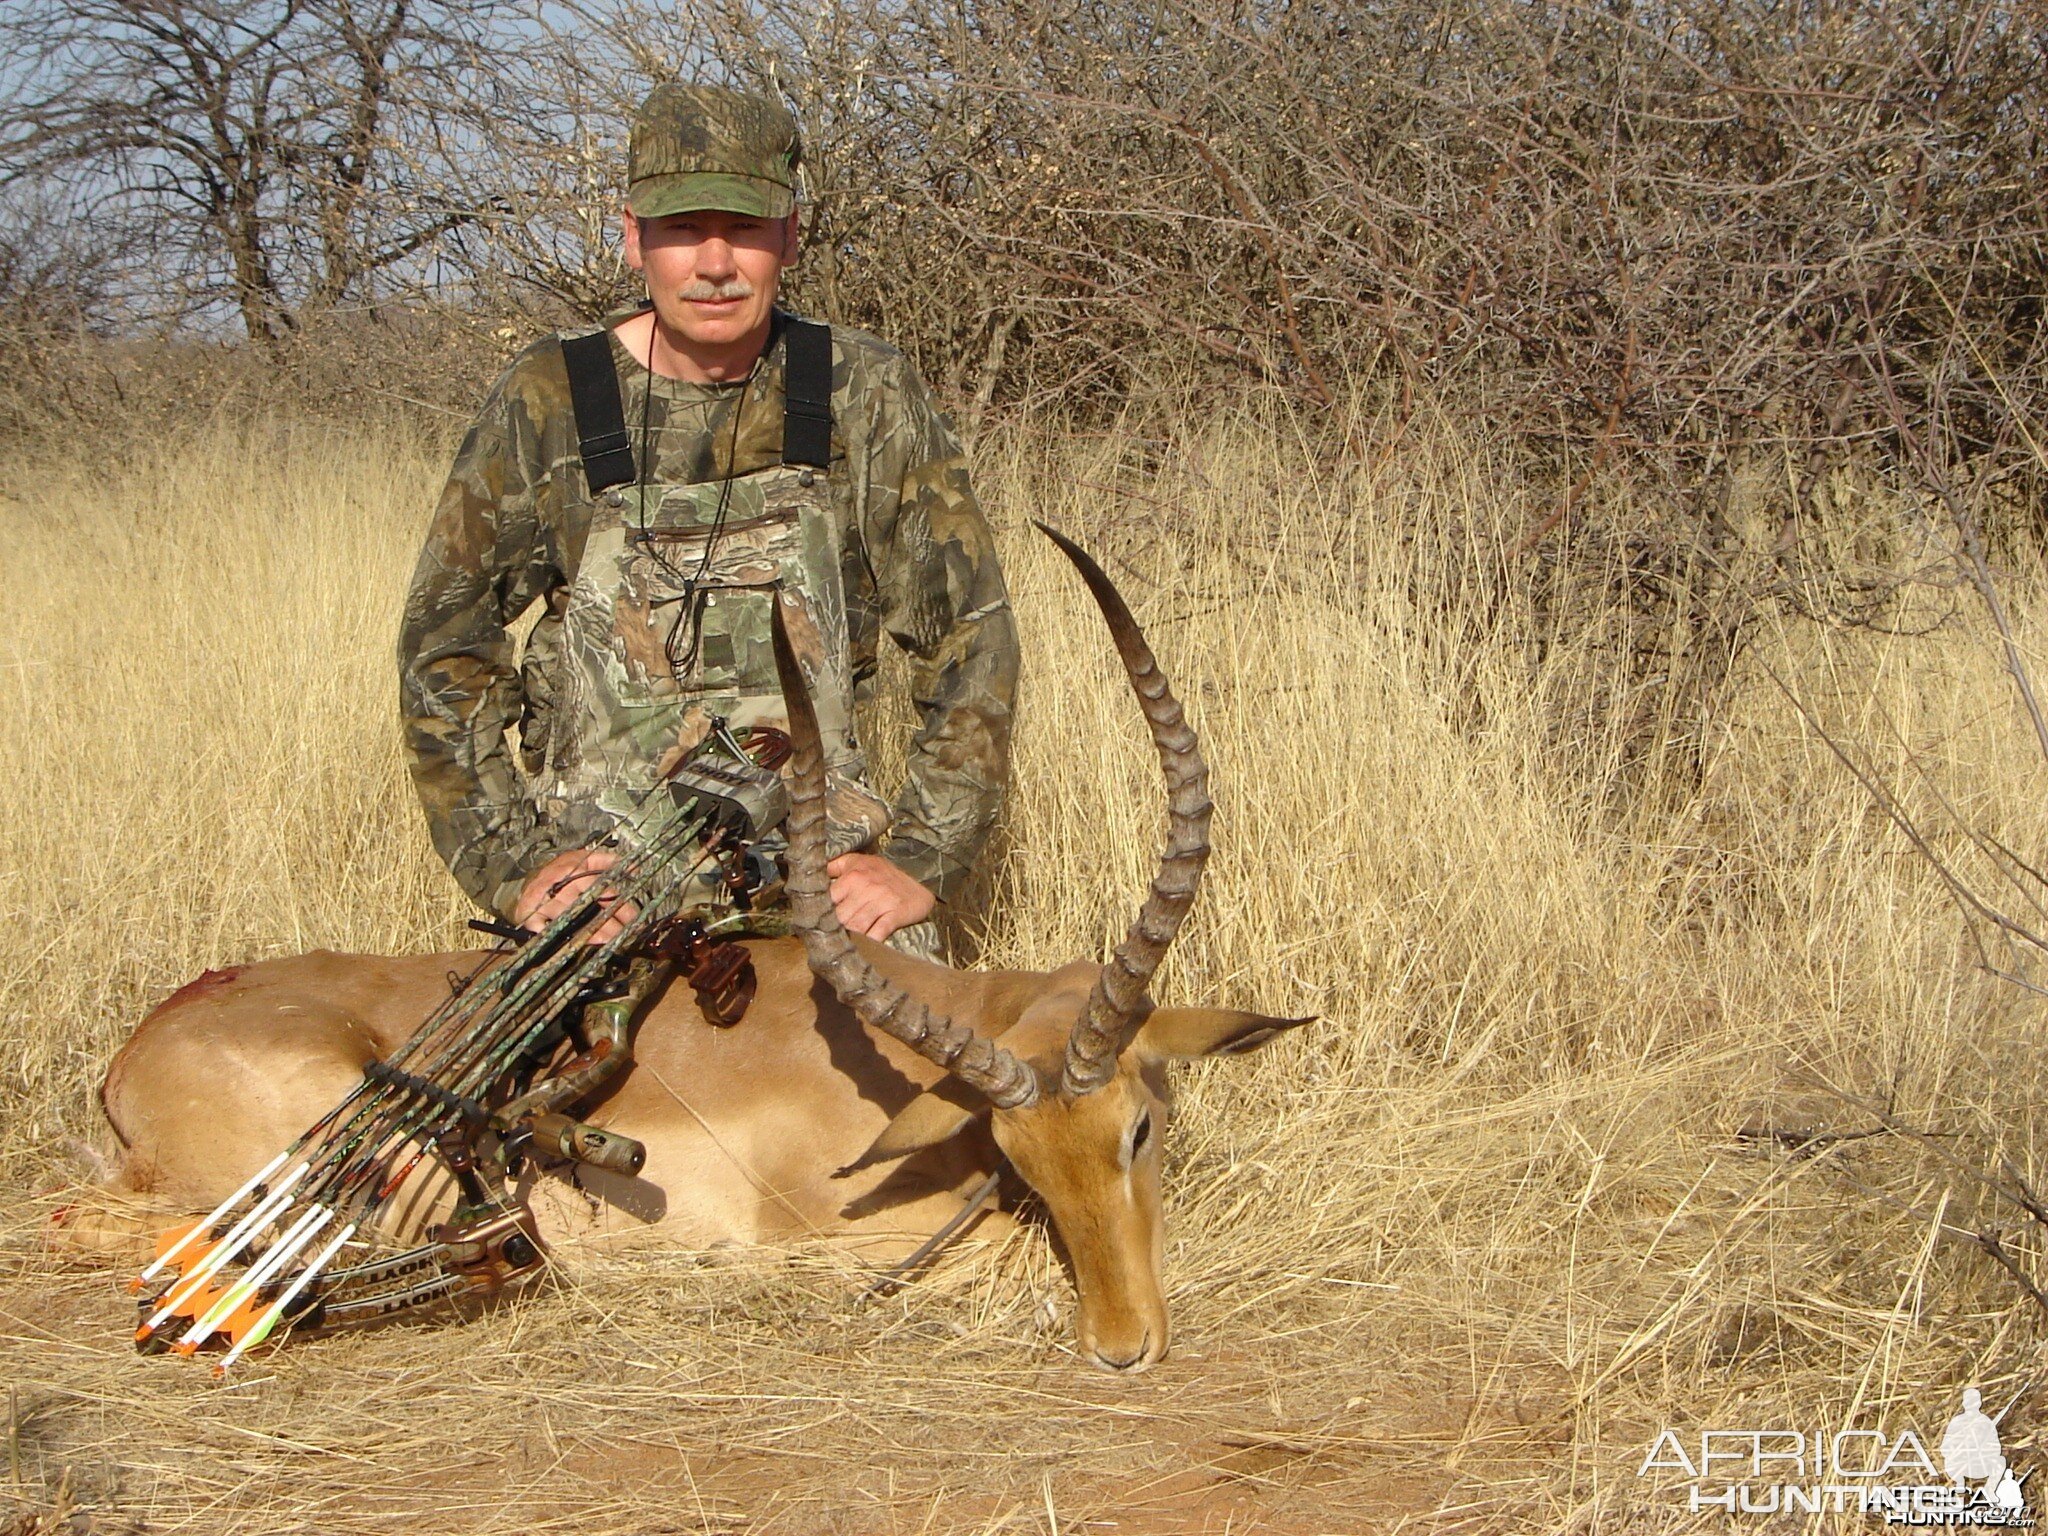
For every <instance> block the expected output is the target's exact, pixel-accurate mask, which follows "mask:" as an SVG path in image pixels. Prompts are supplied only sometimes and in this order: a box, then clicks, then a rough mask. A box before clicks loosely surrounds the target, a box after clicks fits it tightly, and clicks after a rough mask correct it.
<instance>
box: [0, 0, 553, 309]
mask: <svg viewBox="0 0 2048 1536" xmlns="http://www.w3.org/2000/svg"><path fill="white" fill-rule="evenodd" d="M496 16H497V11H496V8H495V7H494V6H493V5H491V4H489V3H485V4H481V5H473V4H444V3H440V0H19V3H17V4H15V5H12V6H10V7H8V8H7V10H6V11H5V12H4V14H0V47H4V48H6V50H7V51H8V53H9V55H10V56H11V57H13V58H15V59H17V60H22V61H27V62H25V63H24V65H23V73H22V75H21V76H19V77H18V84H17V92H16V100H15V102H14V104H13V110H12V111H10V112H9V114H8V122H9V126H8V127H7V129H6V130H5V131H4V134H0V178H4V181H5V183H6V184H7V185H9V186H13V187H20V186H25V185H37V186H40V187H43V188H48V187H50V186H53V185H55V186H61V187H63V188H64V189H65V190H66V192H67V194H68V195H69V197H70V199H71V201H72V203H73V205H74V206H75V207H77V208H78V209H80V210H82V215H81V216H82V217H83V218H84V219H86V220H88V221H91V222H92V223H95V224H98V225H100V226H102V227H110V228H115V229H119V230H121V231H122V232H124V233H125V234H128V235H133V236H136V237H138V238H141V239H144V240H145V241H146V243H147V245H148V247H149V251H150V263H149V266H148V268H147V270H146V271H145V273H144V274H143V277H144V279H145V280H146V281H148V282H150V283H153V284H154V285H155V286H156V287H157V289H158V292H157V295H156V296H157V298H158V301H159V304H160V306H162V307H165V308H168V307H171V303H175V304H177V305H182V306H183V307H185V308H186V310H187V311H188V312H198V311H205V310H208V309H211V308H213V307H216V306H220V305H226V306H228V307H229V309H230V311H231V312H232V313H233V314H234V315H235V316H236V317H237V318H238V319H239V320H240V322H241V324H242V326H243V328H244V329H245V330H246V332H247V334H248V335H249V336H250V337H251V338H252V339H254V340H256V341H259V342H262V343H265V344H267V345H268V344H275V343H277V342H278V341H280V340H281V339H282V338H284V337H285V336H287V335H288V334H290V333H291V332H292V331H294V330H295V329H297V328H298V326H299V325H300V323H301V320H302V318H303V316H304V315H306V314H307V313H309V312H313V311H318V310H321V309H324V308H331V307H332V306H334V305H336V304H337V303H340V302H341V301H342V300H344V299H345V298H362V297H367V296H369V295H370V291H371V288H372V285H373V283H374V281H375V280H376V279H377V278H379V277H380V275H384V274H390V273H393V272H396V271H399V270H401V269H403V268H405V267H406V265H407V264H408V263H418V262H421V261H423V260H424V259H425V258H427V257H429V256H430V255H431V254H432V253H433V251H434V250H435V248H436V247H437V245H438V243H439V242H441V241H444V240H445V239H447V238H448V237H449V236H450V235H451V234H452V233H453V232H454V231H456V230H458V229H460V228H462V227H463V226H465V225H467V224H469V223H471V222H473V221H474V220H476V219H477V218H478V217H480V216H481V215H482V214H483V213H484V212H485V211H486V210H485V209H484V208H482V207H479V206H478V204H477V202H476V201H475V200H473V199H471V198H469V197H467V196H466V195H465V194H464V192H463V191H462V185H463V181H464V178H463V176H462V174H461V167H462V165H463V162H464V160H465V158H466V157H467V156H468V155H470V154H471V153H473V151H474V148H475V143H476V139H477V134H478V125H479V124H482V123H487V122H488V121H489V120H490V113H489V110H488V108H489V106H490V105H491V101H492V98H493V97H496V96H499V95H501V93H502V83H503V81H504V74H505V72H502V71H500V70H498V69H496V68H493V69H485V68H483V67H481V66H482V63H483V60H484V59H485V57H486V54H485V50H484V44H485V42H486V41H487V40H490V41H492V42H493V44H494V48H493V52H492V54H491V55H490V57H491V58H492V59H493V61H494V62H495V61H496V60H499V59H502V58H504V57H505V52H504V47H503V44H504V38H503V37H502V36H494V35H493V26H494V22H495V19H496ZM510 73H512V74H514V75H516V73H517V71H516V70H514V71H511V72H510ZM166 301H170V302H168V303H167V302H166Z"/></svg>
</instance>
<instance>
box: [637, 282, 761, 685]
mask: <svg viewBox="0 0 2048 1536" xmlns="http://www.w3.org/2000/svg"><path fill="white" fill-rule="evenodd" d="M650 318H652V319H653V321H654V324H653V325H651V326H650V327H648V331H647V382H646V393H645V394H643V395H642V396H641V397H640V452H639V454H638V456H637V458H636V461H635V464H634V488H635V489H636V490H638V489H639V488H640V487H641V486H644V485H648V484H650V483H652V480H653V475H654V461H653V458H652V457H651V455H650V453H649V449H648V445H649V439H650V437H651V435H652V427H651V424H650V422H651V418H652V415H653V411H654V381H655V379H656V378H657V377H658V375H657V374H656V373H655V371H654V344H655V342H656V340H658V339H659V337H660V334H661V320H660V317H659V316H652V317H650ZM765 355H766V353H765V351H764V353H763V356H765ZM760 367H761V361H760V359H759V358H756V359H755V360H754V366H753V367H752V368H749V369H748V370H747V376H746V378H745V379H744V380H742V381H741V383H740V392H739V398H738V399H737V400H735V401H734V402H733V408H732V436H731V437H730V438H729V439H728V440H727V442H726V445H725V476H724V478H723V479H721V480H720V481H719V483H718V509H717V511H715V512H714V513H713V514H712V518H711V532H710V534H709V535H708V536H707V537H706V538H705V540H704V553H703V554H702V555H701V556H699V557H698V560H697V569H696V570H694V571H692V572H691V573H690V574H689V575H687V576H685V575H684V574H683V572H682V571H681V569H679V568H678V567H677V566H676V565H675V564H674V562H672V561H671V560H670V559H669V558H668V556H667V555H665V554H663V553H662V551H661V546H660V541H659V540H657V539H655V538H654V537H652V536H651V534H650V533H649V531H648V527H647V498H646V497H645V496H640V497H637V498H636V499H637V500H638V502H639V504H640V507H639V520H640V540H639V543H640V547H641V548H642V549H643V550H645V551H646V552H647V554H648V555H649V556H650V557H651V558H652V559H653V561H654V563H655V564H656V565H658V566H660V567H661V570H662V573H663V574H664V575H666V576H667V577H668V579H669V580H670V581H672V582H674V583H675V584H676V585H677V586H679V587H681V588H682V596H681V597H680V598H678V599H676V616H675V620H674V622H672V623H671V624H670V625H669V627H668V637H667V638H666V639H665V640H663V641H662V645H661V650H662V654H663V655H664V656H665V657H667V659H668V667H669V672H670V674H671V675H672V676H673V677H674V678H675V680H676V685H677V686H678V687H681V686H682V683H683V677H684V674H685V673H686V672H689V671H691V670H692V669H694V668H695V667H696V665H697V655H698V652H699V650H700V649H701V648H702V646H703V640H704V619H703V613H704V599H705V597H706V596H707V595H708V594H707V593H705V591H704V590H703V585H702V584H703V581H704V577H705V575H706V573H707V572H709V571H710V569H711V556H712V553H713V551H714V550H716V549H717V547H718V540H719V537H720V535H722V534H723V533H724V532H725V519H726V514H727V513H728V512H729V511H730V510H731V508H732V483H733V480H734V479H735V478H736V476H737V466H736V464H735V462H734V460H735V459H736V457H737V455H738V453H739V447H740V422H741V418H742V417H743V416H744V415H745V413H746V409H747V396H748V395H749V394H750V393H751V392H752V391H753V387H754V375H755V374H756V373H757V372H759V371H760ZM664 425H666V423H664ZM686 627H687V630H688V645H687V646H686V647H684V648H683V649H682V650H681V651H680V652H679V651H678V649H677V642H678V640H679V639H681V638H682V637H683V635H684V631H685V628H686Z"/></svg>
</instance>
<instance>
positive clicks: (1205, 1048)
mask: <svg viewBox="0 0 2048 1536" xmlns="http://www.w3.org/2000/svg"><path fill="white" fill-rule="evenodd" d="M1314 1022H1315V1015H1314V1014H1310V1015H1309V1016H1308V1017H1307V1018H1305V1019H1275V1018H1269V1017H1268V1016H1267V1015H1265V1014H1263V1013H1244V1012H1242V1011H1240V1010H1238V1009H1236V1008H1155V1009H1153V1010H1152V1017H1151V1018H1149V1019H1147V1020H1146V1021H1145V1026H1144V1028H1142V1029H1140V1030H1139V1031H1138V1035H1137V1038H1136V1039H1135V1040H1133V1041H1132V1042H1131V1044H1132V1048H1133V1049H1135V1050H1139V1051H1142V1052H1144V1053H1145V1054H1146V1055H1147V1056H1150V1057H1152V1058H1153V1059H1154V1060H1155V1061H1187V1060H1191V1059H1193V1058H1195V1057H1198V1056H1242V1055H1244V1054H1246V1053H1247V1052H1249V1051H1256V1050H1257V1049H1258V1048H1259V1047H1260V1046H1262V1045H1264V1044H1265V1043H1266V1042H1267V1041H1268V1040H1272V1039H1274V1038H1276V1037H1278V1036H1280V1035H1283V1034H1285V1033H1286V1032H1287V1031H1288V1030H1290V1029H1299V1028H1301V1026H1302V1025H1304V1024H1313V1023H1314Z"/></svg>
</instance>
